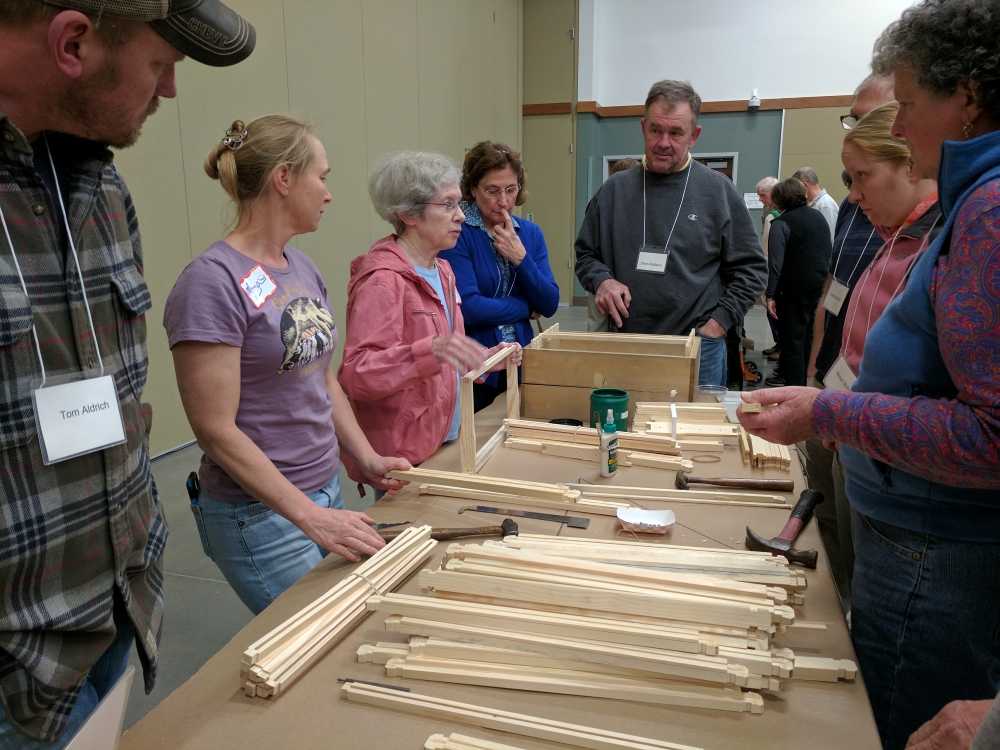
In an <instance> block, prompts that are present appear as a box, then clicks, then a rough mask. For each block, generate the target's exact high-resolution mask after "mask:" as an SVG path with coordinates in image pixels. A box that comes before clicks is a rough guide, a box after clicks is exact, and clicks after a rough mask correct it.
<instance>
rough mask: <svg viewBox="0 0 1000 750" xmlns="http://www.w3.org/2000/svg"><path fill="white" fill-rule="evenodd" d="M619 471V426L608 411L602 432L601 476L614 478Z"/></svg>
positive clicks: (610, 411)
mask: <svg viewBox="0 0 1000 750" xmlns="http://www.w3.org/2000/svg"><path fill="white" fill-rule="evenodd" d="M617 471H618V426H617V425H616V424H615V415H614V411H613V410H612V409H608V419H607V421H606V422H605V423H604V425H603V430H602V432H601V476H602V477H613V476H614V475H615V472H617Z"/></svg>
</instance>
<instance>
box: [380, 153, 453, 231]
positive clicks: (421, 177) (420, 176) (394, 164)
mask: <svg viewBox="0 0 1000 750" xmlns="http://www.w3.org/2000/svg"><path fill="white" fill-rule="evenodd" d="M461 179H462V173H461V172H459V171H458V167H456V166H455V162H453V161H452V160H451V159H449V158H448V157H447V156H445V155H444V154H436V153H433V152H430V151H396V152H395V153H391V154H386V155H385V156H383V157H382V158H381V159H380V160H379V163H378V164H377V165H376V167H375V170H374V171H373V172H372V173H371V176H370V177H369V178H368V196H369V197H370V198H371V199H372V205H373V206H375V210H376V211H377V212H378V215H379V216H381V217H382V218H383V219H385V220H386V221H387V222H389V223H390V224H392V227H393V229H394V230H395V232H396V234H402V233H403V230H405V229H406V225H405V224H404V223H403V220H402V219H401V218H400V214H403V215H404V216H407V217H417V216H423V215H424V211H425V210H426V207H427V202H428V201H432V200H434V196H435V195H437V193H438V191H439V190H441V188H443V187H447V186H449V185H457V184H458V182H459V180H461Z"/></svg>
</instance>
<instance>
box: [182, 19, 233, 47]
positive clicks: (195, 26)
mask: <svg viewBox="0 0 1000 750" xmlns="http://www.w3.org/2000/svg"><path fill="white" fill-rule="evenodd" d="M187 25H188V28H189V29H191V31H193V32H194V33H195V34H197V35H198V36H200V37H201V38H202V39H204V40H206V41H208V42H211V43H212V44H219V43H222V44H229V42H230V41H231V40H230V39H229V37H227V36H225V35H224V34H222V33H221V32H219V31H218V30H217V29H213V28H212V27H211V26H209V25H208V24H207V23H204V22H203V21H199V20H198V19H197V18H191V19H188V23H187Z"/></svg>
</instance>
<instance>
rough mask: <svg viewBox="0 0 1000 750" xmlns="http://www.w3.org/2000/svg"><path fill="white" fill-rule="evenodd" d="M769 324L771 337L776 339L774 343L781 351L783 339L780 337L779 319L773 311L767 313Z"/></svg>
mask: <svg viewBox="0 0 1000 750" xmlns="http://www.w3.org/2000/svg"><path fill="white" fill-rule="evenodd" d="M767 325H768V327H769V328H770V329H771V338H773V339H774V345H775V346H776V347H778V350H779V351H780V350H781V339H780V338H779V335H780V334H779V333H778V321H777V320H775V319H774V316H772V315H771V313H768V314H767Z"/></svg>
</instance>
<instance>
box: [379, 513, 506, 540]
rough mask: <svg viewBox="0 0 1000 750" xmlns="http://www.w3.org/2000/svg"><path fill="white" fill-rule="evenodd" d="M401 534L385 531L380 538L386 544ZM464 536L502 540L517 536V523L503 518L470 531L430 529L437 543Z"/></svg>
mask: <svg viewBox="0 0 1000 750" xmlns="http://www.w3.org/2000/svg"><path fill="white" fill-rule="evenodd" d="M404 530H405V529H404ZM402 533H403V531H387V532H386V533H384V534H381V535H380V536H381V537H382V538H383V539H385V540H386V541H387V542H391V541H392V540H393V539H395V538H396V537H397V536H399V535H400V534H402ZM464 536H500V537H503V538H504V539H506V538H507V537H509V536H517V521H515V520H514V519H513V518H505V519H504V521H503V523H502V524H500V525H499V526H477V527H475V528H471V529H431V539H436V540H437V541H439V542H445V541H447V540H449V539H459V538H461V537H464Z"/></svg>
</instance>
